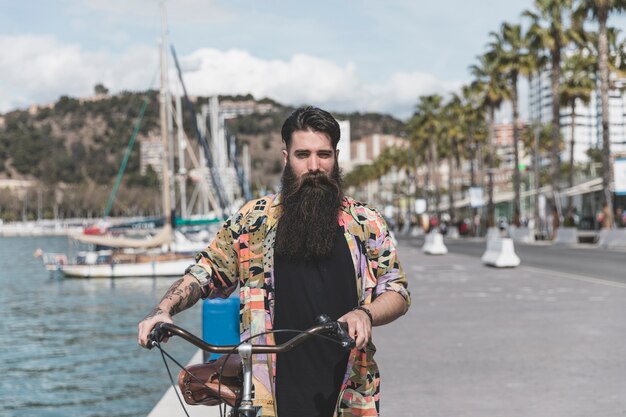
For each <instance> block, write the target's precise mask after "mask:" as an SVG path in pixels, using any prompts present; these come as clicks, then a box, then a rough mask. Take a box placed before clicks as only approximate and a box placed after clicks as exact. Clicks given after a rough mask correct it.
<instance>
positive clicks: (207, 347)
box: [147, 314, 355, 417]
mask: <svg viewBox="0 0 626 417" xmlns="http://www.w3.org/2000/svg"><path fill="white" fill-rule="evenodd" d="M315 321H316V322H317V324H316V325H315V326H313V327H311V328H309V329H307V330H272V331H268V332H265V333H262V334H269V333H277V332H294V333H298V334H297V335H296V336H294V337H293V338H291V339H290V340H288V341H287V342H285V343H283V344H281V345H253V344H252V343H250V340H252V339H253V338H255V337H257V336H260V335H261V334H258V335H254V336H251V337H249V338H248V339H246V340H244V341H242V342H241V343H239V344H238V345H227V346H216V345H211V344H209V343H206V342H205V341H204V340H202V339H200V338H198V337H197V336H194V335H193V334H191V333H190V332H188V331H187V330H185V329H183V328H181V327H179V326H176V325H175V324H170V323H158V324H157V325H156V326H155V327H154V329H153V330H152V332H151V333H150V336H149V337H148V346H147V347H148V349H152V348H153V347H157V348H158V349H159V350H160V351H161V355H167V356H168V357H169V358H170V359H172V360H173V361H174V362H175V363H176V364H177V365H178V366H179V367H181V368H184V367H183V366H182V365H180V364H179V363H178V362H176V361H175V360H174V358H172V357H171V356H170V355H169V354H167V353H166V352H165V351H164V350H163V349H162V348H161V346H160V342H161V341H162V340H163V339H164V338H166V337H171V336H179V337H181V338H182V339H184V340H186V341H187V342H189V343H191V344H193V345H195V346H196V347H198V348H200V349H202V350H203V351H205V352H210V353H217V354H225V355H231V354H234V353H238V354H239V356H240V357H241V360H242V365H243V367H242V371H243V378H242V386H241V400H240V401H237V402H236V403H235V404H234V406H233V407H232V409H231V410H230V413H229V414H228V415H229V416H230V417H256V416H257V413H258V411H259V410H260V407H255V406H253V404H252V355H254V354H262V353H265V354H269V353H283V352H287V351H289V350H291V349H293V348H294V347H296V346H298V345H300V344H301V343H304V342H305V341H306V340H308V339H310V338H312V337H323V338H326V339H329V340H332V341H335V342H337V343H339V344H340V345H341V346H342V347H343V348H344V349H352V348H354V346H355V341H354V340H353V339H352V338H351V337H350V336H349V335H348V328H347V327H348V325H347V323H343V322H337V321H332V320H331V319H330V317H328V316H327V315H325V314H322V315H320V316H318V317H317V318H316V320H315ZM227 358H228V357H227ZM163 361H164V362H165V366H166V368H167V370H168V374H169V376H170V381H171V382H172V386H173V387H174V389H176V386H175V384H174V380H173V379H172V376H171V374H170V373H169V367H168V366H167V361H165V356H163ZM220 373H221V372H220ZM220 378H221V375H220ZM218 391H219V390H218ZM176 395H177V396H178V392H176ZM178 401H179V402H180V404H181V406H182V407H183V409H184V410H185V414H187V410H186V409H185V406H184V405H183V402H182V400H181V399H180V397H179V396H178ZM187 415H189V414H187ZM220 415H222V409H221V408H220Z"/></svg>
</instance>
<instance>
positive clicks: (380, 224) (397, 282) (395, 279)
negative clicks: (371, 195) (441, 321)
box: [368, 210, 411, 309]
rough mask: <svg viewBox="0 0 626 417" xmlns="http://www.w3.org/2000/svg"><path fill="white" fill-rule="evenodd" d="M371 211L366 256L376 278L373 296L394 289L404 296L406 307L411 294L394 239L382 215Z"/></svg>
mask: <svg viewBox="0 0 626 417" xmlns="http://www.w3.org/2000/svg"><path fill="white" fill-rule="evenodd" d="M372 212H373V215H372V216H371V217H370V219H369V221H368V229H369V239H368V257H369V258H370V262H371V265H372V270H373V272H374V277H375V278H376V288H375V289H374V296H379V295H381V294H382V293H385V292H387V291H395V292H397V293H398V294H400V295H401V296H402V297H404V299H405V301H406V308H407V309H408V308H409V306H410V305H411V296H410V293H409V290H408V283H407V278H406V275H405V273H404V270H403V269H402V266H401V265H400V261H399V260H398V250H397V247H396V243H395V240H394V238H393V236H392V235H391V232H390V231H389V229H388V227H387V222H386V221H385V220H384V219H383V217H382V216H381V215H380V214H379V213H378V212H376V211H375V210H372Z"/></svg>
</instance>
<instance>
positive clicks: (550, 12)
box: [523, 0, 572, 199]
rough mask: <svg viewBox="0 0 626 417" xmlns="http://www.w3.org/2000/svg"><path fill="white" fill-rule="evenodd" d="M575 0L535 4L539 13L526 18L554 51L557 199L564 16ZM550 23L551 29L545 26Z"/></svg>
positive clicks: (537, 0) (555, 188)
mask: <svg viewBox="0 0 626 417" xmlns="http://www.w3.org/2000/svg"><path fill="white" fill-rule="evenodd" d="M571 6H572V0H535V9H536V12H533V11H526V12H524V13H523V14H524V15H525V16H527V17H530V18H531V19H532V28H533V30H534V31H535V35H536V36H537V37H538V38H539V39H541V43H542V44H543V47H544V48H546V49H548V50H549V51H550V64H551V68H550V74H551V77H550V84H551V92H552V129H553V132H552V150H551V165H552V175H551V177H550V182H551V185H552V191H553V193H554V195H555V199H556V198H557V196H558V191H559V176H560V158H559V150H560V143H559V137H560V129H561V119H560V118H561V102H560V101H561V100H560V95H559V92H560V83H561V52H562V50H563V48H564V46H565V45H566V44H567V37H566V28H565V25H564V24H563V15H564V13H566V12H567V11H569V10H570V8H571ZM543 22H546V23H547V26H545V27H544V26H542V23H543Z"/></svg>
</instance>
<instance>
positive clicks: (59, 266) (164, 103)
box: [42, 21, 219, 278]
mask: <svg viewBox="0 0 626 417" xmlns="http://www.w3.org/2000/svg"><path fill="white" fill-rule="evenodd" d="M163 28H164V30H163V38H162V42H161V48H160V49H161V89H160V121H161V138H162V143H163V156H162V166H163V169H162V181H161V184H162V187H161V193H162V204H163V214H164V220H163V228H162V229H161V230H160V231H159V232H158V233H156V234H155V235H154V236H150V237H148V238H145V239H135V238H128V237H116V236H108V235H94V234H85V233H81V234H75V235H72V236H70V238H71V239H72V240H74V241H76V242H80V243H83V244H88V245H93V246H94V247H95V250H91V251H80V252H78V253H77V256H76V257H75V258H74V259H72V261H71V262H69V261H68V257H67V256H66V255H65V254H58V253H43V254H42V255H43V256H42V257H43V261H44V265H45V266H46V268H47V269H48V270H50V271H58V272H60V273H61V274H63V275H64V276H65V277H69V278H120V277H154V276H165V277H168V276H181V275H182V274H183V272H184V270H185V268H187V267H188V266H189V265H190V264H191V263H193V262H194V259H193V255H194V254H195V253H197V252H199V251H200V250H202V249H203V248H205V247H206V245H207V240H208V238H207V239H205V240H200V241H191V240H189V239H185V237H184V236H183V235H182V234H181V233H180V232H179V231H178V230H174V228H173V225H175V224H176V223H177V221H176V219H174V213H173V210H172V209H171V203H172V201H171V200H172V195H173V187H172V185H171V184H172V182H171V178H170V168H169V166H170V158H169V155H168V147H169V146H168V145H169V143H168V140H169V134H170V133H171V131H170V129H169V123H168V121H169V118H168V110H169V104H170V103H171V100H170V96H169V91H168V87H167V51H166V48H165V46H166V45H167V41H166V29H165V28H166V23H165V21H164V24H163ZM178 108H179V109H180V102H179V105H178ZM177 118H178V117H177ZM181 119H182V117H181ZM180 128H181V126H180V125H179V129H180ZM194 164H197V161H196V162H194ZM210 197H211V196H209V200H212V201H215V199H214V198H210ZM215 221H219V219H215V220H214V222H215Z"/></svg>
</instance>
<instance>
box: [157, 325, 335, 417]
mask: <svg viewBox="0 0 626 417" xmlns="http://www.w3.org/2000/svg"><path fill="white" fill-rule="evenodd" d="M288 332H289V333H298V334H303V333H304V334H310V335H311V336H316V337H320V338H322V339H326V340H330V341H331V342H335V343H337V344H341V342H340V341H338V340H337V339H334V338H332V337H330V336H326V335H323V334H318V333H310V332H308V331H306V330H295V329H277V330H269V331H267V332H262V333H258V334H255V335H253V336H250V337H248V338H246V339H244V340H242V341H241V342H239V343H238V344H237V345H235V346H234V347H233V348H232V349H231V351H230V352H228V353H226V359H225V360H224V362H223V363H222V365H221V366H220V369H219V372H218V375H217V395H218V397H217V399H218V401H219V403H220V404H219V405H218V408H219V410H220V417H225V416H226V402H224V401H222V397H221V396H220V392H221V388H222V372H223V370H224V365H225V364H226V362H228V359H229V358H230V356H231V355H233V354H234V353H236V351H237V350H238V349H239V346H241V345H242V344H244V343H247V342H249V341H250V340H252V339H254V338H257V337H259V336H263V335H267V334H274V333H288ZM153 346H156V347H157V349H159V351H160V352H161V357H162V358H163V363H164V364H165V369H167V376H168V377H169V379H170V383H171V384H172V388H173V389H174V392H175V393H176V398H178V402H179V403H180V405H181V407H183V411H184V412H185V415H186V416H187V417H190V416H189V413H188V412H187V408H185V405H184V404H183V401H182V400H181V398H180V395H179V394H178V390H177V389H176V384H175V383H174V378H172V373H171V371H170V367H169V366H168V365H167V361H166V360H165V356H167V357H168V358H170V360H171V361H172V362H174V363H175V364H176V365H177V366H178V367H179V368H180V369H182V370H184V371H185V372H186V373H187V374H189V375H190V376H191V378H193V379H195V380H196V382H199V383H201V384H204V381H202V380H200V379H199V378H197V377H196V376H195V375H193V374H192V373H191V372H189V371H188V370H186V369H185V367H184V366H183V365H181V364H180V362H178V361H177V360H176V359H174V358H173V357H172V355H170V354H169V353H167V352H166V351H165V350H164V349H163V348H162V347H161V343H159V342H154V344H153ZM222 406H223V410H222ZM234 417H237V416H234Z"/></svg>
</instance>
